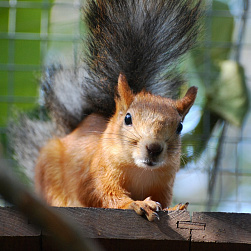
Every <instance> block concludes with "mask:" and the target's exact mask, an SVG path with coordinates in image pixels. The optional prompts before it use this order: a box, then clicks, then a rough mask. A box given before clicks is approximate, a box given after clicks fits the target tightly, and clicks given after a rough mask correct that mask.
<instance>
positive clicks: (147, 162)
mask: <svg viewBox="0 0 251 251" xmlns="http://www.w3.org/2000/svg"><path fill="white" fill-rule="evenodd" d="M135 163H136V165H137V166H138V167H143V168H150V169H156V168H159V167H161V166H163V164H164V163H163V161H161V162H160V161H154V160H152V159H143V160H142V159H138V160H136V161H135Z"/></svg>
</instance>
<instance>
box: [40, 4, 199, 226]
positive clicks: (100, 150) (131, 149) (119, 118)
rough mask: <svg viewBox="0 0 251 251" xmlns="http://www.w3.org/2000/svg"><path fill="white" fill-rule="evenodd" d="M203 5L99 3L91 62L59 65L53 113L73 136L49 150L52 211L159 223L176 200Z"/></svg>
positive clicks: (51, 82) (47, 89)
mask: <svg viewBox="0 0 251 251" xmlns="http://www.w3.org/2000/svg"><path fill="white" fill-rule="evenodd" d="M200 6H201V1H200V0H196V1H192V0H184V1H180V0H172V1H171V0H169V1H168V0H147V1H143V0H131V1H128V0H120V1H117V0H102V1H101V0H96V1H94V0H89V1H88V3H87V5H86V6H84V16H85V17H84V20H85V23H86V24H87V27H88V30H89V31H88V36H87V39H86V41H85V42H86V51H85V57H84V62H83V63H82V65H81V66H78V67H76V68H74V69H73V70H65V69H63V67H61V66H59V67H55V66H54V67H51V68H49V69H48V70H47V71H46V73H45V76H44V78H43V79H42V81H41V84H42V92H43V94H44V98H45V106H46V107H47V109H48V110H49V111H50V115H51V117H52V120H53V123H54V125H56V126H54V127H53V128H55V127H57V128H61V131H62V130H63V131H64V135H63V136H60V137H56V136H55V137H52V139H50V140H49V141H48V142H47V143H46V144H45V145H44V146H43V147H42V149H41V151H40V153H39V156H38V159H37V161H36V167H35V187H36V191H37V192H38V193H39V194H40V195H41V196H42V197H43V198H44V199H45V200H46V201H47V202H48V203H49V204H50V205H52V206H69V207H71V206H74V207H78V206H80V207H103V208H120V209H133V210H135V211H136V213H138V214H140V215H142V214H144V215H146V217H147V218H148V220H150V221H152V220H154V219H155V218H156V217H158V215H157V213H156V212H157V211H158V210H159V209H161V207H169V206H170V204H171V200H172V194H173V184H174V179H175V174H176V172H177V171H178V170H179V166H180V155H181V137H180V134H181V131H182V123H183V120H184V118H185V116H186V114H187V113H188V111H189V109H190V108H191V106H192V105H193V103H194V101H195V98H196V94H197V88H196V87H190V88H189V89H188V91H187V93H186V94H185V96H184V97H182V98H180V99H177V98H174V97H177V93H178V90H179V87H180V86H181V85H182V84H183V83H184V81H183V79H182V77H181V76H180V73H177V69H176V65H178V59H179V58H180V56H181V55H183V54H184V53H185V52H186V51H187V50H188V49H190V48H191V47H192V46H193V44H194V42H195V39H196V35H197V33H198V31H199V28H198V27H199V25H198V20H199V18H200V16H201V10H200V9H201V8H200Z"/></svg>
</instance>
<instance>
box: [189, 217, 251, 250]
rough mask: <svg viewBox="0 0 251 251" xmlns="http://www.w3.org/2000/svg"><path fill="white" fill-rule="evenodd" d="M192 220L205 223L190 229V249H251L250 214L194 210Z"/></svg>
mask: <svg viewBox="0 0 251 251" xmlns="http://www.w3.org/2000/svg"><path fill="white" fill-rule="evenodd" d="M192 221H193V222H200V223H205V225H206V226H205V230H204V231H196V230H193V231H192V238H191V241H192V242H191V250H192V251H194V250H210V251H211V250H212V249H213V250H221V251H223V250H242V251H244V250H251V214H238V213H199V212H195V213H194V214H193V217H192Z"/></svg>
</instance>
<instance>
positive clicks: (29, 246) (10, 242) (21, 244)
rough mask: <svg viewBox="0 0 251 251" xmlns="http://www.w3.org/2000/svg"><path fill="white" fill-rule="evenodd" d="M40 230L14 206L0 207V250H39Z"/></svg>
mask: <svg viewBox="0 0 251 251" xmlns="http://www.w3.org/2000/svg"><path fill="white" fill-rule="evenodd" d="M40 245H41V230H40V229H38V228H36V227H35V226H34V225H32V224H30V223H29V221H28V219H27V218H25V217H24V216H22V215H21V214H20V213H19V212H17V210H15V209H14V208H1V207H0V250H1V251H9V250H11V251H12V250H18V251H26V250H34V251H36V250H38V251H39V250H41V249H40Z"/></svg>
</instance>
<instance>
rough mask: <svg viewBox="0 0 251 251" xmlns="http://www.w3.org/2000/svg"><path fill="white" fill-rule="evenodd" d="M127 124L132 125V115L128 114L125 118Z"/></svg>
mask: <svg viewBox="0 0 251 251" xmlns="http://www.w3.org/2000/svg"><path fill="white" fill-rule="evenodd" d="M125 124H126V125H128V126H129V125H132V115H131V114H130V113H127V114H126V116H125Z"/></svg>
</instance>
